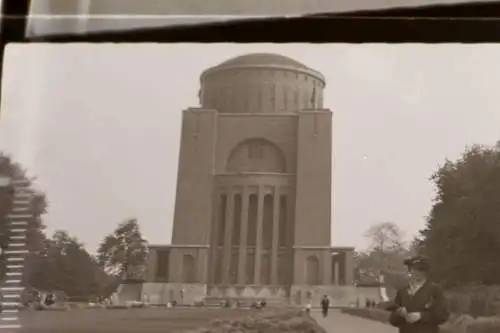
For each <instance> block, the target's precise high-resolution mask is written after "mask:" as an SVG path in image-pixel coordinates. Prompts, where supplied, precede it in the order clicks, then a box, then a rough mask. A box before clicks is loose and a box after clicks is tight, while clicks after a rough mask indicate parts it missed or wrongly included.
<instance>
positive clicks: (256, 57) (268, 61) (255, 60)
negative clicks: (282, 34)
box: [217, 53, 307, 69]
mask: <svg viewBox="0 0 500 333" xmlns="http://www.w3.org/2000/svg"><path fill="white" fill-rule="evenodd" d="M252 65H254V66H255V65H268V66H269V65H276V66H290V67H296V68H303V69H307V66H305V65H304V64H301V63H300V62H298V61H296V60H293V59H292V58H288V57H285V56H282V55H279V54H273V53H252V54H246V55H242V56H238V57H235V58H231V59H229V60H226V61H224V62H223V63H222V64H220V65H219V66H217V67H219V68H220V67H225V66H252Z"/></svg>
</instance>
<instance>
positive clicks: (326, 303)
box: [321, 295, 330, 318]
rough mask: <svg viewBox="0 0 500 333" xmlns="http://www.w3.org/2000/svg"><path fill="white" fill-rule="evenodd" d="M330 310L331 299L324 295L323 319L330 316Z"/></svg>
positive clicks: (322, 305) (322, 302) (322, 304)
mask: <svg viewBox="0 0 500 333" xmlns="http://www.w3.org/2000/svg"><path fill="white" fill-rule="evenodd" d="M329 308H330V299H329V298H328V296H326V295H323V299H322V300H321V309H322V312H323V318H325V317H326V316H328V309H329Z"/></svg>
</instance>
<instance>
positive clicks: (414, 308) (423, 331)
mask: <svg viewBox="0 0 500 333" xmlns="http://www.w3.org/2000/svg"><path fill="white" fill-rule="evenodd" d="M405 265H406V266H407V267H408V273H409V274H408V275H409V278H410V280H409V284H408V285H407V286H406V287H404V288H402V289H400V290H398V292H397V294H396V297H395V299H394V304H392V305H391V306H390V307H389V308H388V310H390V311H391V316H390V318H389V322H390V324H391V325H393V326H395V327H397V328H398V329H399V333H438V332H439V325H441V324H444V323H445V322H446V321H447V320H448V318H449V316H450V313H449V310H448V306H447V304H446V299H445V297H444V295H443V292H442V290H441V288H440V287H439V286H438V285H436V284H435V283H432V282H430V281H429V280H428V278H427V277H428V273H429V270H430V266H429V263H428V261H427V260H426V259H425V258H424V257H414V258H411V259H408V260H406V261H405Z"/></svg>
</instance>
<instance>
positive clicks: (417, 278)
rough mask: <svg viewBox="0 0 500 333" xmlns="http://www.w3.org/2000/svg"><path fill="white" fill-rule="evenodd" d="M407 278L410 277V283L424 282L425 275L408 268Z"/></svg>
mask: <svg viewBox="0 0 500 333" xmlns="http://www.w3.org/2000/svg"><path fill="white" fill-rule="evenodd" d="M408 276H409V277H410V281H412V282H417V283H418V282H422V281H424V280H425V278H426V274H425V273H424V272H422V271H420V270H418V269H415V268H410V270H409V272H408Z"/></svg>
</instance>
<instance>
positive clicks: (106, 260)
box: [97, 219, 148, 280]
mask: <svg viewBox="0 0 500 333" xmlns="http://www.w3.org/2000/svg"><path fill="white" fill-rule="evenodd" d="M147 251H148V249H147V242H146V240H144V239H143V238H142V234H141V231H140V228H139V224H138V223H137V220H136V219H128V220H125V221H124V222H122V223H120V224H119V225H118V227H117V228H116V230H115V231H114V232H113V233H112V234H110V235H108V236H106V237H105V238H104V240H103V241H102V243H101V244H100V246H99V249H98V250H97V253H98V261H99V264H100V265H101V266H102V267H103V268H104V269H105V270H106V272H108V273H110V274H112V275H115V276H121V277H123V278H124V279H126V280H140V279H142V274H143V272H144V269H145V266H146V258H147Z"/></svg>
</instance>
